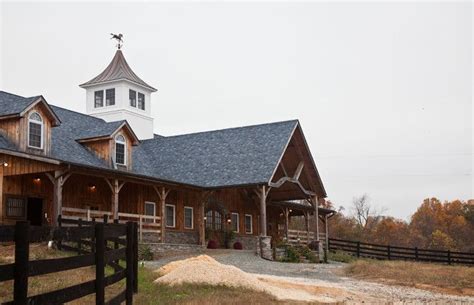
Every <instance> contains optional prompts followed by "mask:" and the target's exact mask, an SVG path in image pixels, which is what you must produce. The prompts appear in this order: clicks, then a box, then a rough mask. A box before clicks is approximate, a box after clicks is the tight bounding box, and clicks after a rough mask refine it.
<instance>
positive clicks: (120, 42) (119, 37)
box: [110, 33, 123, 50]
mask: <svg viewBox="0 0 474 305" xmlns="http://www.w3.org/2000/svg"><path fill="white" fill-rule="evenodd" d="M110 35H112V37H110V39H115V40H117V48H118V49H119V50H120V49H121V48H122V45H123V39H122V38H123V35H122V34H114V33H110Z"/></svg>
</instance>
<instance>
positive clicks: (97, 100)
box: [94, 90, 104, 108]
mask: <svg viewBox="0 0 474 305" xmlns="http://www.w3.org/2000/svg"><path fill="white" fill-rule="evenodd" d="M99 107H104V91H102V90H100V91H96V92H94V108H99Z"/></svg>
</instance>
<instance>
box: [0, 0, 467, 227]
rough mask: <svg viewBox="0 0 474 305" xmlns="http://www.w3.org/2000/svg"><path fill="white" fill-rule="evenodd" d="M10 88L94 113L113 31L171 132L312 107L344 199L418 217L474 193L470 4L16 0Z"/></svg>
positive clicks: (5, 37)
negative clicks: (90, 95)
mask: <svg viewBox="0 0 474 305" xmlns="http://www.w3.org/2000/svg"><path fill="white" fill-rule="evenodd" d="M0 9H1V12H0V16H1V32H0V33H1V42H0V43H1V48H0V51H1V55H0V59H1V61H0V89H1V90H5V91H9V92H12V93H16V94H19V95H23V96H32V95H37V94H42V95H44V96H45V97H46V99H47V100H48V102H50V103H51V104H55V105H59V106H63V107H66V108H70V109H74V110H77V111H81V112H84V111H85V91H84V90H83V89H81V88H79V87H78V84H80V83H82V82H85V81H87V80H89V79H91V78H92V77H94V76H96V75H97V74H98V73H100V72H101V71H102V70H103V69H104V68H105V67H106V65H107V64H108V63H109V62H110V60H111V59H112V57H113V55H114V52H115V43H114V42H113V41H111V40H109V33H111V32H114V33H115V32H120V33H124V39H125V45H124V48H123V50H124V55H125V57H126V59H127V60H128V62H129V64H130V65H131V67H132V68H133V69H134V70H135V72H136V73H137V74H138V75H139V76H140V77H142V78H143V79H144V80H145V81H146V82H148V83H149V84H151V85H152V86H154V87H157V88H158V92H157V93H155V94H154V95H153V98H152V112H153V116H154V117H155V132H157V133H160V134H164V135H172V134H180V133H188V132H195V131H201V130H211V129H218V128H226V127H233V126H242V125H248V124H257V123H264V122H271V121H279V120H287V119H293V118H298V119H299V120H300V121H301V123H302V126H303V129H304V132H305V135H306V138H307V140H308V143H309V145H310V148H311V151H312V153H313V156H314V157H315V160H316V163H317V166H318V169H319V171H320V174H321V177H322V179H323V182H324V184H325V187H326V190H327V192H328V195H329V198H330V199H331V200H332V201H333V202H335V203H336V204H337V205H338V206H339V205H343V206H346V207H348V206H350V204H351V201H352V198H353V197H354V196H359V195H361V194H363V193H368V194H369V196H370V197H371V198H372V202H373V203H374V204H375V205H378V206H380V207H382V206H383V207H386V208H387V209H388V210H387V212H386V213H387V214H391V215H394V216H397V217H402V218H404V219H407V217H408V216H409V215H411V214H412V213H413V212H414V211H415V209H416V207H418V206H419V205H420V204H421V202H422V200H423V199H424V198H426V197H429V196H435V197H438V198H440V199H441V200H453V199H469V198H472V197H473V185H474V180H473V176H472V168H473V157H474V155H473V122H472V116H473V108H472V44H471V43H472V24H471V23H472V8H471V4H470V3H469V2H464V3H462V2H458V3H429V2H422V3H418V4H416V3H395V4H393V3H361V4H359V3H323V2H316V3H298V4H296V3H268V2H265V3H221V4H216V3H195V2H193V3H152V2H140V3H124V2H123V3H110V2H109V3H102V4H95V3H82V4H81V3H52V2H48V3H46V2H45V3H35V4H32V3H13V2H3V3H2V4H1V6H0Z"/></svg>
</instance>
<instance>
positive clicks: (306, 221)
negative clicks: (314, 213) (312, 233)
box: [304, 212, 310, 244]
mask: <svg viewBox="0 0 474 305" xmlns="http://www.w3.org/2000/svg"><path fill="white" fill-rule="evenodd" d="M304 223H305V227H306V241H307V242H308V244H309V243H310V241H309V213H308V212H304Z"/></svg>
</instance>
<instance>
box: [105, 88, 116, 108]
mask: <svg viewBox="0 0 474 305" xmlns="http://www.w3.org/2000/svg"><path fill="white" fill-rule="evenodd" d="M105 105H106V106H113V105H115V89H114V88H112V89H107V90H105Z"/></svg>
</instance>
